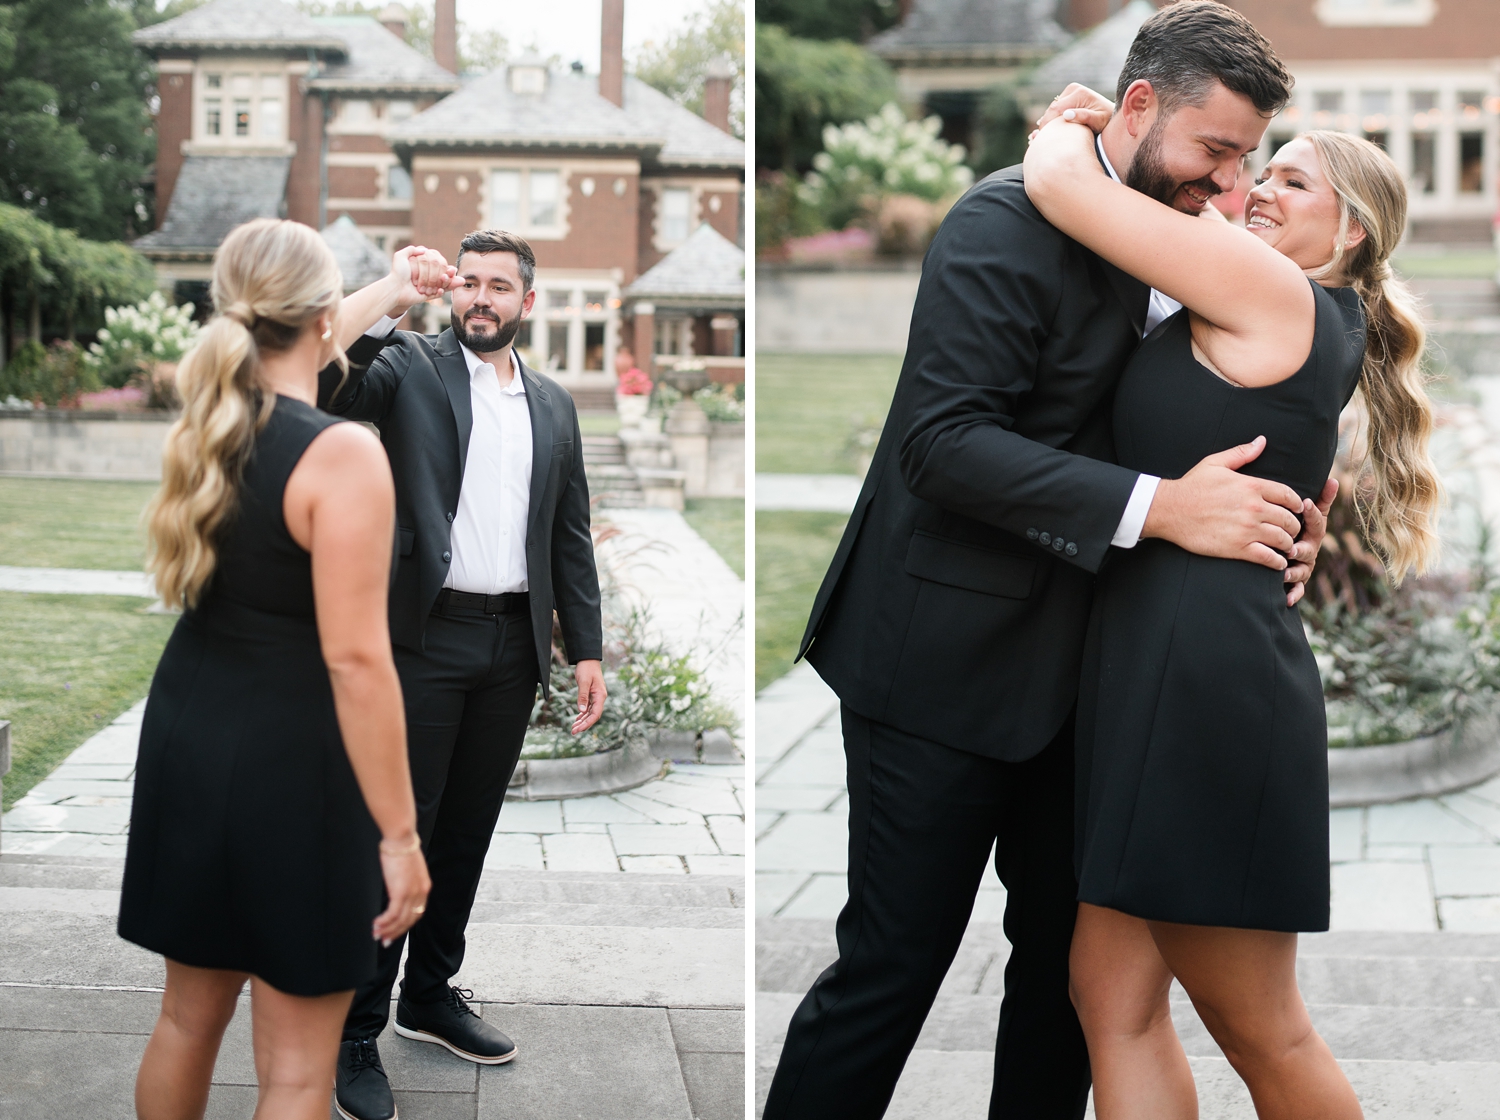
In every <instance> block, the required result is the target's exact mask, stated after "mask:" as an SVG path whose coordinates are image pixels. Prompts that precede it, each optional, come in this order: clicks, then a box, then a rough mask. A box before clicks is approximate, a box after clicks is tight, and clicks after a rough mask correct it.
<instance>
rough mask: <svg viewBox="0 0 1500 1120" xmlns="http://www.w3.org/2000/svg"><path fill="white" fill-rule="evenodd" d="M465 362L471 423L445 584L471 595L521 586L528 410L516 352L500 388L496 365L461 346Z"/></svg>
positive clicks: (528, 493) (528, 505)
mask: <svg viewBox="0 0 1500 1120" xmlns="http://www.w3.org/2000/svg"><path fill="white" fill-rule="evenodd" d="M459 348H460V349H461V350H462V351H463V355H464V362H465V363H466V364H467V365H468V367H469V401H470V407H471V408H472V409H473V413H474V426H473V428H472V429H471V430H470V432H469V454H468V458H467V460H466V461H465V463H464V481H463V485H462V486H461V487H460V488H459V491H458V509H457V510H456V511H455V512H454V515H453V531H452V536H451V538H450V539H451V541H452V544H451V546H450V547H451V550H452V552H453V560H452V562H451V563H450V564H449V566H448V578H447V579H445V580H443V586H444V587H451V588H453V589H454V590H455V591H471V592H473V593H475V594H477V595H500V594H504V593H505V592H507V591H525V590H526V589H527V583H526V518H527V515H528V514H529V512H530V510H531V413H530V412H529V411H528V410H527V407H526V383H525V382H524V381H523V380H522V379H521V368H520V364H519V363H518V362H517V361H516V355H515V352H514V351H512V352H511V355H510V368H511V375H510V384H509V385H506V386H505V387H504V388H501V386H500V378H499V376H498V375H497V374H496V372H495V367H494V366H492V365H490V363H489V362H485V361H481V360H480V358H479V355H478V354H476V353H474V351H472V350H470V349H469V348H468V347H467V346H463V345H462V344H460V347H459Z"/></svg>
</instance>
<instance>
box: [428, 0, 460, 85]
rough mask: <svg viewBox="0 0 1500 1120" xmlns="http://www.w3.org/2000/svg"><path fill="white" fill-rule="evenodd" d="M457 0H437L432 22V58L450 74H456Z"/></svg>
mask: <svg viewBox="0 0 1500 1120" xmlns="http://www.w3.org/2000/svg"><path fill="white" fill-rule="evenodd" d="M457 2H458V0H437V5H436V10H435V11H434V12H433V21H432V57H433V59H434V60H435V61H436V62H437V64H438V65H439V66H441V67H442V68H443V69H444V70H447V71H448V72H449V73H450V74H457V73H458V11H457Z"/></svg>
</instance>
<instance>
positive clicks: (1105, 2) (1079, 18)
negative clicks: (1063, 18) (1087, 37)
mask: <svg viewBox="0 0 1500 1120" xmlns="http://www.w3.org/2000/svg"><path fill="white" fill-rule="evenodd" d="M1121 7H1123V4H1121V3H1115V2H1111V0H1070V3H1069V4H1068V28H1069V30H1072V31H1087V30H1088V29H1089V28H1090V27H1093V26H1094V25H1095V24H1100V23H1103V22H1104V21H1105V20H1106V19H1108V18H1109V17H1110V16H1111V15H1113V14H1114V13H1115V12H1116V11H1118V10H1119V9H1120V8H1121Z"/></svg>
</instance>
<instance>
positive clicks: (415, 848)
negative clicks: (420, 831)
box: [380, 836, 422, 857]
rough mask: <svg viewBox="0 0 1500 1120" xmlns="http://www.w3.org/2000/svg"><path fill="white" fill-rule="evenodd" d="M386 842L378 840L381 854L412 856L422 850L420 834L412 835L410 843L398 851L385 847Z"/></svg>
mask: <svg viewBox="0 0 1500 1120" xmlns="http://www.w3.org/2000/svg"><path fill="white" fill-rule="evenodd" d="M386 844H387V841H385V840H382V841H381V842H380V854H381V855H383V856H392V857H395V856H414V855H416V854H417V853H418V852H420V851H421V850H422V838H421V837H420V836H413V837H412V838H411V843H410V844H408V845H407V846H406V847H404V848H402V849H400V850H399V851H394V852H393V851H391V849H389V848H387V847H386Z"/></svg>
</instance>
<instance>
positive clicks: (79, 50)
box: [0, 0, 155, 240]
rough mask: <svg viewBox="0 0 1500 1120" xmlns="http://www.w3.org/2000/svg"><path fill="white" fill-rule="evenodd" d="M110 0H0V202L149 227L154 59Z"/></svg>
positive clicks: (122, 231)
mask: <svg viewBox="0 0 1500 1120" xmlns="http://www.w3.org/2000/svg"><path fill="white" fill-rule="evenodd" d="M135 26H136V25H135V20H134V18H133V17H132V13H131V12H130V11H129V10H127V9H126V8H125V7H122V6H120V5H118V4H116V3H112V2H111V0H74V2H72V3H69V4H59V3H56V2H55V0H0V152H3V158H0V202H8V203H11V204H13V205H15V206H18V207H21V208H22V209H25V210H29V211H30V212H32V213H33V214H36V215H37V216H38V217H41V218H43V219H45V220H46V221H49V222H52V223H53V224H55V225H58V226H61V227H64V228H68V229H74V230H77V231H78V232H79V233H80V234H82V235H84V236H85V237H91V238H95V239H99V240H113V239H115V238H120V237H126V236H129V235H130V234H131V233H133V232H134V231H135V230H137V229H141V228H144V227H145V226H146V224H147V222H148V220H149V217H150V211H149V208H148V202H149V200H148V198H147V196H146V191H145V187H144V185H143V179H144V177H145V172H146V167H147V165H148V163H149V162H150V160H151V158H152V154H153V148H154V143H155V141H154V136H153V134H152V129H151V118H150V115H149V113H148V111H147V107H146V106H147V97H148V95H149V92H150V88H151V67H150V64H149V62H148V61H147V60H146V59H145V58H144V57H143V56H142V55H141V54H140V52H138V51H137V50H136V49H135V47H134V46H133V45H132V44H131V42H130V33H131V32H132V31H134V30H135Z"/></svg>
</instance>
